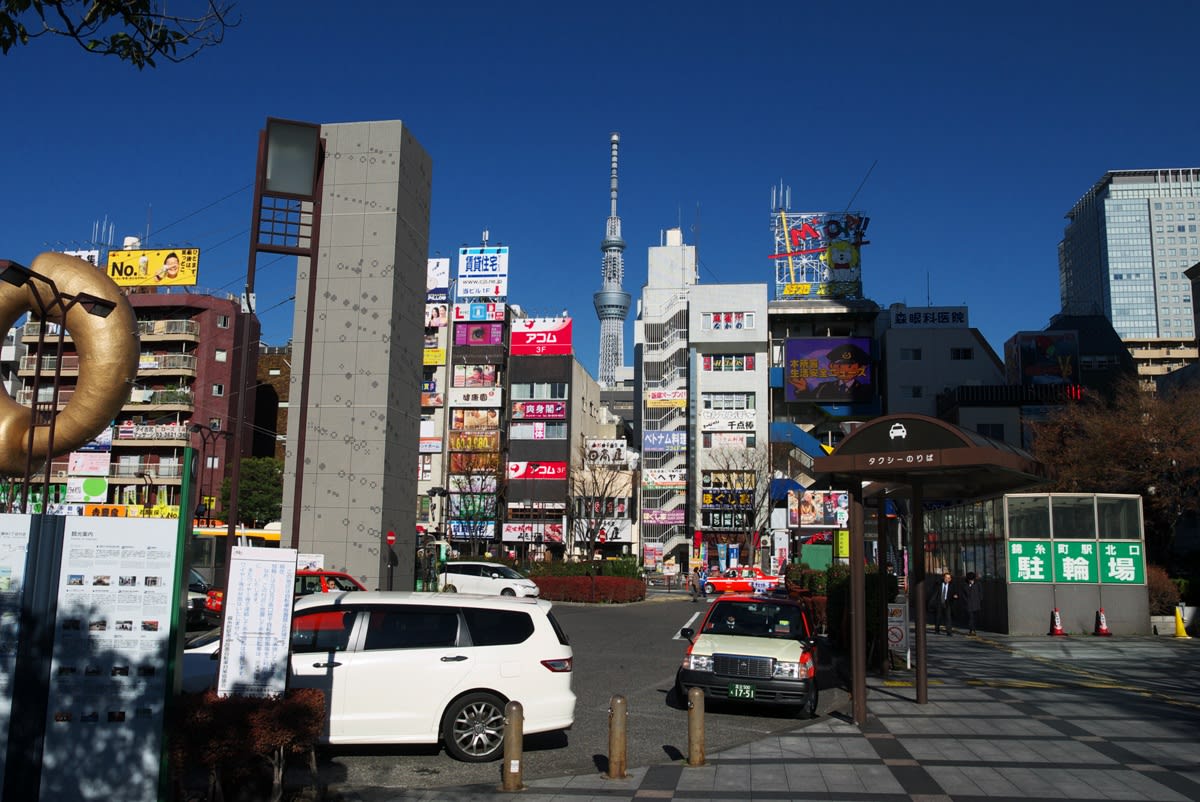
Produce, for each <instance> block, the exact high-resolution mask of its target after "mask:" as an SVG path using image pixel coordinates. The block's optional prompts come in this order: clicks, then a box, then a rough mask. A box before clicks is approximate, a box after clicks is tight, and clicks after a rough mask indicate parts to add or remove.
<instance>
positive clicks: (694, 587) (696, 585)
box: [687, 566, 700, 601]
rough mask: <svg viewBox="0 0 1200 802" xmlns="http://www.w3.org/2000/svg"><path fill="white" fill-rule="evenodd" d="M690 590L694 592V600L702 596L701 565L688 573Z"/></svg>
mask: <svg viewBox="0 0 1200 802" xmlns="http://www.w3.org/2000/svg"><path fill="white" fill-rule="evenodd" d="M687 583H688V592H689V593H691V594H692V601H696V600H697V599H699V598H700V567H699V566H697V567H695V568H693V569H692V572H691V573H690V574H688V575H687Z"/></svg>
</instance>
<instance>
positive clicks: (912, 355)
mask: <svg viewBox="0 0 1200 802" xmlns="http://www.w3.org/2000/svg"><path fill="white" fill-rule="evenodd" d="M900 359H901V360H903V361H905V362H919V361H920V360H921V349H920V348H901V349H900Z"/></svg>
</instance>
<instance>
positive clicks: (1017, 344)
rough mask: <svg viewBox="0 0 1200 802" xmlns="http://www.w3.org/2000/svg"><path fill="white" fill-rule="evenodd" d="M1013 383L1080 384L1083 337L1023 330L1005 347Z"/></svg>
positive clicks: (1010, 382) (1005, 357)
mask: <svg viewBox="0 0 1200 802" xmlns="http://www.w3.org/2000/svg"><path fill="white" fill-rule="evenodd" d="M1004 366H1005V370H1006V372H1007V374H1008V375H1007V377H1006V378H1007V380H1008V383H1009V384H1020V385H1022V386H1028V385H1033V384H1078V383H1079V335H1078V334H1077V333H1076V332H1074V331H1022V332H1017V333H1016V334H1015V335H1013V336H1012V337H1011V338H1010V339H1009V340H1008V342H1006V343H1005V344H1004Z"/></svg>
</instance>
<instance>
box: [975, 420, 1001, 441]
mask: <svg viewBox="0 0 1200 802" xmlns="http://www.w3.org/2000/svg"><path fill="white" fill-rule="evenodd" d="M975 431H977V432H979V433H980V434H981V435H983V436H984V437H990V438H991V439H993V440H1003V439H1004V424H1003V423H977V424H975Z"/></svg>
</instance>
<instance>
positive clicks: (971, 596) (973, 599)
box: [963, 571, 983, 635]
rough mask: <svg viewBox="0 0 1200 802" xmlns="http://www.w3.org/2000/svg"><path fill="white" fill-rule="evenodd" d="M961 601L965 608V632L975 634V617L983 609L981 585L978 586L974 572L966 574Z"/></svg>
mask: <svg viewBox="0 0 1200 802" xmlns="http://www.w3.org/2000/svg"><path fill="white" fill-rule="evenodd" d="M963 601H964V602H965V603H966V607H967V629H968V630H969V631H968V632H967V634H968V635H974V634H975V616H976V614H978V613H979V611H980V610H981V609H983V585H981V584H979V580H978V578H976V576H975V572H974V571H968V572H967V584H966V587H964V588H963Z"/></svg>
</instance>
